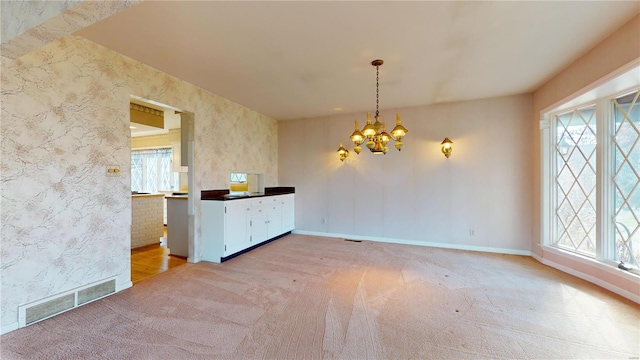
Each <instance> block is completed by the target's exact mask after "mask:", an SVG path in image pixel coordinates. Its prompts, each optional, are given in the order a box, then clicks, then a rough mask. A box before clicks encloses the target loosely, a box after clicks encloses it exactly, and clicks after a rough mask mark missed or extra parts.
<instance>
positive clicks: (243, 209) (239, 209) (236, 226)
mask: <svg viewBox="0 0 640 360" xmlns="http://www.w3.org/2000/svg"><path fill="white" fill-rule="evenodd" d="M250 207H251V204H250V202H249V201H246V200H236V201H226V202H225V214H224V231H225V233H224V240H225V243H224V256H228V255H231V254H234V253H237V252H238V251H241V250H243V249H246V248H248V247H249V246H251V233H250V232H249V226H248V225H249V222H250V219H249V212H250V210H251V208H250Z"/></svg>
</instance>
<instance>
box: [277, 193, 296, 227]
mask: <svg viewBox="0 0 640 360" xmlns="http://www.w3.org/2000/svg"><path fill="white" fill-rule="evenodd" d="M280 203H281V205H282V232H287V231H293V229H295V228H296V210H295V198H294V195H293V194H287V195H281V196H280Z"/></svg>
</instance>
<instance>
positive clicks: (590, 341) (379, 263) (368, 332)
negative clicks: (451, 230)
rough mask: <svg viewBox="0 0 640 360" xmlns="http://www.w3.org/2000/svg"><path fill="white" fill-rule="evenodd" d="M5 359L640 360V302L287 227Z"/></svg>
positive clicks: (451, 255)
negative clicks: (280, 235) (235, 254)
mask: <svg viewBox="0 0 640 360" xmlns="http://www.w3.org/2000/svg"><path fill="white" fill-rule="evenodd" d="M0 342H1V355H2V359H7V360H13V359H470V358H491V359H496V358H505V359H560V358H562V359H567V358H572V359H638V356H640V306H639V305H638V304H635V303H633V302H631V301H628V300H626V299H624V298H622V297H620V296H618V295H616V294H613V293H611V292H609V291H607V290H604V289H602V288H599V287H597V286H595V285H592V284H590V283H588V282H585V281H583V280H580V279H578V278H575V277H573V276H570V275H567V274H565V273H562V272H559V271H557V270H555V269H552V268H549V267H547V266H544V265H542V264H540V263H538V262H537V261H535V260H533V259H532V258H530V257H525V256H513V255H498V254H487V253H478V252H467V251H458V250H448V249H438V248H429V247H419V246H408V245H397V244H387V243H376V242H367V241H364V242H348V241H343V240H341V239H334V238H323V237H314V236H302V235H295V234H292V235H288V236H286V237H284V238H281V239H279V240H277V241H275V242H272V243H270V244H267V245H265V246H263V247H260V248H258V249H255V250H253V251H251V252H249V253H246V254H243V255H241V256H239V257H237V258H235V259H232V260H229V261H227V262H225V263H223V264H213V263H207V262H200V263H198V264H186V265H183V266H180V267H178V268H175V269H173V270H171V271H168V272H165V273H162V274H159V275H157V276H154V277H152V278H149V279H146V280H143V281H141V282H139V283H137V284H136V285H134V286H133V287H132V288H130V289H127V290H124V291H121V292H120V293H118V294H115V295H112V296H109V297H107V298H104V299H102V300H98V301H96V302H93V303H90V304H87V305H85V306H82V307H80V308H77V309H75V310H72V311H69V312H66V313H64V314H61V315H58V316H55V317H53V318H51V319H48V320H45V321H42V322H39V323H37V324H34V325H31V326H28V327H26V328H22V329H19V330H16V331H13V332H11V333H8V334H5V335H3V336H2V337H1V338H0Z"/></svg>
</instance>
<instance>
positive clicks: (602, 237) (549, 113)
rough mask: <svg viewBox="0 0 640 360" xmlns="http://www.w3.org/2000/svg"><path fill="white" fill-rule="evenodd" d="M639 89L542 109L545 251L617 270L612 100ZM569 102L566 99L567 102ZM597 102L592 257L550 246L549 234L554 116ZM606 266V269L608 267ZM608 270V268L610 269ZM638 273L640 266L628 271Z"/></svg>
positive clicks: (552, 204) (551, 225) (553, 205)
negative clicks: (593, 256)
mask: <svg viewBox="0 0 640 360" xmlns="http://www.w3.org/2000/svg"><path fill="white" fill-rule="evenodd" d="M635 91H640V87H638V85H634V86H632V87H629V88H626V89H624V90H622V91H617V92H613V93H611V94H608V95H606V96H603V97H600V98H598V99H596V100H595V101H594V100H590V101H584V102H581V103H579V104H572V106H570V107H563V106H562V105H561V106H558V107H555V108H554V109H550V110H545V111H543V112H541V116H540V169H541V174H540V175H541V184H540V186H541V188H540V191H541V208H540V212H541V213H540V226H541V229H540V245H541V247H542V248H543V250H545V251H550V252H553V253H556V254H560V255H563V256H569V257H571V258H573V259H576V260H578V261H580V262H583V263H588V264H591V265H593V264H594V262H595V263H597V264H601V265H606V267H605V268H602V267H601V268H602V269H605V270H607V271H609V272H612V271H614V272H616V273H617V271H615V270H613V269H612V268H615V267H617V265H618V263H617V262H615V261H614V260H612V259H613V255H614V251H615V233H614V232H615V229H614V227H613V216H614V211H615V207H614V191H615V185H614V183H613V181H612V176H613V175H614V174H615V169H614V168H613V162H614V159H613V156H614V148H613V147H614V146H615V144H614V141H613V138H614V136H615V126H614V118H613V117H614V113H613V110H614V109H613V100H615V99H617V98H618V97H620V96H624V95H626V94H629V93H632V92H635ZM568 102H569V101H567V103H568ZM594 103H595V105H596V115H595V116H596V154H595V156H596V190H595V191H596V254H595V258H592V257H590V256H586V255H582V254H580V253H578V252H574V251H569V250H566V249H562V248H560V247H558V246H555V245H553V241H552V240H553V239H552V237H553V236H555V234H554V232H555V229H556V225H557V224H556V221H557V216H556V214H555V210H556V206H557V204H556V200H555V199H556V184H555V176H556V174H555V169H556V149H555V145H556V139H557V137H556V136H557V134H556V129H557V127H556V124H555V120H554V116H555V115H557V114H563V113H566V112H569V111H573V110H576V109H579V108H583V107H585V106H588V105H590V104H594ZM607 268H608V269H607ZM609 269H610V270H609ZM631 272H632V273H633V274H635V275H639V274H640V271H639V269H633V270H632V271H631Z"/></svg>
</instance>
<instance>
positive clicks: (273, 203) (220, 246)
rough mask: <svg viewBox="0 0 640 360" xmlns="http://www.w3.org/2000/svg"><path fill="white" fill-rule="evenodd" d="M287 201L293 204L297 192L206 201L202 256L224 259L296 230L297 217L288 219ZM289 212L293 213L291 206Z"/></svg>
mask: <svg viewBox="0 0 640 360" xmlns="http://www.w3.org/2000/svg"><path fill="white" fill-rule="evenodd" d="M283 204H289V206H293V194H288V195H272V196H260V197H247V198H240V199H238V198H236V199H233V200H227V201H219V200H203V201H202V202H201V206H202V241H203V252H202V259H203V260H205V261H212V262H222V261H224V260H226V259H225V258H228V257H231V256H233V255H234V254H237V253H240V252H242V251H244V250H246V249H249V248H252V247H254V246H257V245H260V244H261V243H264V242H266V241H268V240H271V239H273V238H276V237H278V236H280V235H282V234H284V233H287V232H290V231H291V230H293V228H292V227H291V228H289V226H290V224H292V223H293V220H291V219H286V220H285V219H284V216H283V214H284V213H283ZM287 214H293V212H292V211H291V209H288V210H287ZM283 224H287V228H286V229H285V227H284V226H283Z"/></svg>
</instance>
